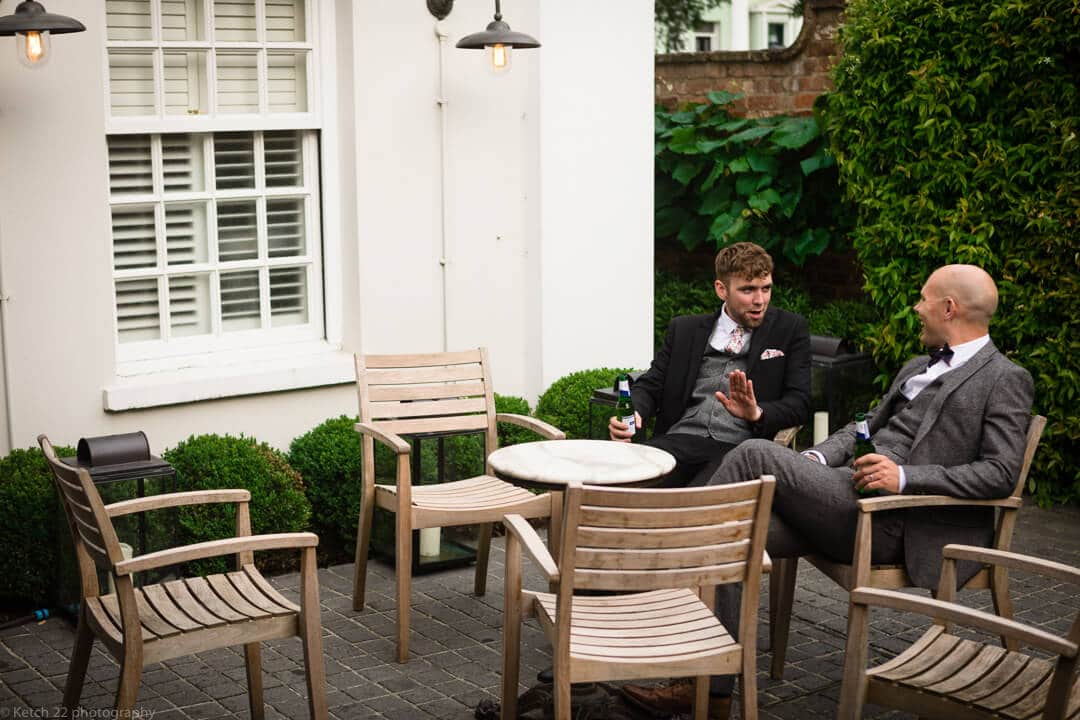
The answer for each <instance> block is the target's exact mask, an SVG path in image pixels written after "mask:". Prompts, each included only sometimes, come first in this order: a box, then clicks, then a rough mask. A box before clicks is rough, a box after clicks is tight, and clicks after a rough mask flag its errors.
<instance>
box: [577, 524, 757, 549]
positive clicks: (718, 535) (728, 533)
mask: <svg viewBox="0 0 1080 720" xmlns="http://www.w3.org/2000/svg"><path fill="white" fill-rule="evenodd" d="M753 527H754V523H753V521H751V520H743V521H738V522H726V523H723V524H721V525H705V526H702V527H688V528H655V529H653V530H652V531H651V532H649V533H647V534H643V533H628V532H626V530H625V529H623V528H610V527H583V528H578V533H577V538H578V545H579V546H580V547H593V548H630V547H635V548H684V547H695V546H698V545H712V544H714V543H721V542H735V541H738V540H746V539H747V538H749V537H750V532H751V530H753Z"/></svg>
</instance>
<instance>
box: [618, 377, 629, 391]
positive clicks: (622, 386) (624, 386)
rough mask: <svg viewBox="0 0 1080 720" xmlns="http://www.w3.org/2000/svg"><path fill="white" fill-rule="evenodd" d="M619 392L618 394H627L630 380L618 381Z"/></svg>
mask: <svg viewBox="0 0 1080 720" xmlns="http://www.w3.org/2000/svg"><path fill="white" fill-rule="evenodd" d="M619 394H620V395H629V394H630V381H629V380H620V381H619Z"/></svg>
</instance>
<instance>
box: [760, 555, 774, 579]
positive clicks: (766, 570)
mask: <svg viewBox="0 0 1080 720" xmlns="http://www.w3.org/2000/svg"><path fill="white" fill-rule="evenodd" d="M761 573H762V574H763V575H769V574H771V573H772V558H771V557H769V553H768V552H767V551H765V550H762V551H761Z"/></svg>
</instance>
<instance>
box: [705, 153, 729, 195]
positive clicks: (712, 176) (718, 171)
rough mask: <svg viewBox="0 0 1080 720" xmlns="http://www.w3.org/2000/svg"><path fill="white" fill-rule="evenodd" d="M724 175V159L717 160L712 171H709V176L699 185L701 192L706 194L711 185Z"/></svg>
mask: <svg viewBox="0 0 1080 720" xmlns="http://www.w3.org/2000/svg"><path fill="white" fill-rule="evenodd" d="M723 175H724V159H723V158H717V160H716V164H714V165H713V169H712V170H710V171H709V176H708V177H706V178H705V181H704V182H703V183H701V192H708V191H709V190H710V189H711V188H712V186H713V183H715V182H716V181H717V180H719V179H720V178H721V177H723Z"/></svg>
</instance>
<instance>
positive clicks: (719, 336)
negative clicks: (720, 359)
mask: <svg viewBox="0 0 1080 720" xmlns="http://www.w3.org/2000/svg"><path fill="white" fill-rule="evenodd" d="M737 327H739V323H737V322H735V321H734V320H732V319H731V316H730V315H728V313H727V303H724V307H723V308H721V310H720V316H719V317H717V318H716V325H715V326H714V327H713V331H712V335H710V336H709V345H712V347H713V349H714V350H716V351H717V352H724V349H725V348H726V347H727V344H728V341H730V340H731V333H732V331H734V330H735V328H737ZM753 334H754V331H753V330H751V329H750V328H747V327H744V328H743V347H747V346H748V345H749V344H750V336H751V335H753Z"/></svg>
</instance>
